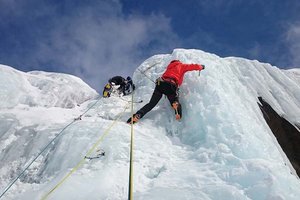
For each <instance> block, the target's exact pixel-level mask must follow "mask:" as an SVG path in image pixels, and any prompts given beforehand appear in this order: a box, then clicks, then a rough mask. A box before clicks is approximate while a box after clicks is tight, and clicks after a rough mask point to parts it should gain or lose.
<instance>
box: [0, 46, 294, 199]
mask: <svg viewBox="0 0 300 200" xmlns="http://www.w3.org/2000/svg"><path fill="white" fill-rule="evenodd" d="M172 59H180V60H181V61H183V62H186V63H202V64H205V65H206V69H205V70H204V71H202V72H201V74H200V76H199V74H198V72H188V73H187V74H186V75H185V80H184V83H183V85H182V87H181V91H180V96H181V97H180V99H181V103H182V106H183V118H182V120H181V121H180V122H177V121H176V120H175V119H174V114H173V111H172V110H171V108H170V105H169V103H168V101H167V99H165V98H162V100H161V101H160V102H159V104H158V105H157V106H156V107H155V108H154V109H153V110H152V111H151V112H150V113H148V114H147V115H146V116H145V117H144V118H143V119H142V120H141V121H140V122H139V123H137V124H136V125H135V126H134V173H133V177H134V198H135V199H143V200H144V199H149V200H150V199H151V200H152V199H172V200H173V199H205V200H206V199H238V200H240V199H255V200H260V199H286V200H290V199H295V200H296V199H299V197H300V182H299V179H298V177H297V176H296V175H294V174H292V172H293V171H292V170H291V169H290V168H289V166H288V162H287V160H286V158H285V156H283V155H282V151H281V149H280V147H279V146H278V143H277V141H276V139H275V138H274V136H273V135H272V132H271V131H270V129H269V127H268V125H267V124H266V122H265V120H264V118H263V115H262V113H261V111H260V109H259V107H258V105H257V102H258V100H257V97H258V96H261V97H263V98H264V99H265V100H266V101H267V102H268V103H269V104H270V105H271V106H272V107H273V108H274V109H275V110H276V112H277V113H279V114H280V115H282V116H284V117H286V118H287V119H288V120H289V121H290V122H292V123H294V124H298V125H299V124H300V86H299V85H300V84H299V83H300V71H299V69H293V70H280V69H278V68H276V67H274V66H271V65H269V64H265V63H259V62H258V61H250V60H247V59H242V58H234V57H230V58H220V57H218V56H216V55H213V54H209V53H205V52H203V51H200V50H184V49H176V50H174V51H173V53H172V54H166V55H156V56H153V57H151V58H149V59H147V60H146V61H145V62H144V63H142V64H141V65H140V66H139V68H138V69H137V70H136V72H135V73H134V76H133V79H134V82H135V84H136V86H137V90H136V92H135V94H134V99H135V100H141V99H142V100H144V102H143V103H142V104H134V111H136V110H137V109H138V108H140V107H141V106H143V105H144V104H145V103H146V102H147V101H148V100H149V99H150V97H151V94H152V91H153V89H154V84H153V82H152V81H154V80H155V79H156V78H157V77H159V76H160V75H161V74H162V72H163V71H164V69H165V67H166V65H167V64H168V63H169V62H170V61H171V60H172ZM141 71H142V72H143V73H144V74H145V75H146V76H147V77H146V76H145V75H144V74H142V73H141ZM0 76H1V77H0V78H1V79H0V82H1V85H4V87H2V88H1V90H0V97H1V99H0V101H1V106H2V107H1V112H0V143H1V144H0V148H1V154H0V160H1V164H0V179H1V182H0V191H3V190H4V189H5V187H6V186H7V185H8V184H9V183H10V182H11V181H12V180H13V178H15V177H16V176H17V175H18V174H19V173H20V172H21V171H22V170H23V169H24V168H25V166H26V164H28V163H29V162H30V161H31V160H32V159H33V158H34V157H35V156H36V155H37V154H38V153H39V152H40V151H41V150H42V149H43V147H45V145H47V144H48V143H49V141H51V139H53V138H54V137H55V135H56V134H57V133H59V132H60V131H61V130H62V129H63V128H64V127H65V126H66V125H68V124H69V123H70V122H72V121H73V119H74V118H76V117H78V116H79V115H80V114H82V113H84V112H85V111H86V110H87V109H89V108H91V106H93V105H94V106H93V107H92V108H91V109H90V110H89V111H88V112H87V113H86V114H85V115H84V116H83V117H82V120H79V121H75V122H74V123H73V124H72V125H70V126H69V127H68V128H66V129H65V130H64V132H63V134H62V135H61V136H60V137H58V138H57V140H55V142H53V144H52V145H51V146H50V148H48V149H47V150H46V151H45V152H44V153H42V154H41V156H40V157H39V158H38V159H37V160H36V162H34V163H33V165H32V166H31V167H30V168H29V169H28V170H27V171H26V173H25V175H24V176H22V177H21V179H20V180H18V181H17V182H16V183H15V184H14V185H13V186H12V187H11V188H10V189H9V190H8V192H7V193H6V194H5V195H4V196H3V199H41V198H42V197H43V196H45V195H46V194H47V193H48V192H49V191H50V190H51V189H52V188H53V187H54V186H56V185H57V184H58V183H60V181H61V180H62V179H63V177H65V176H66V175H67V174H68V173H69V172H70V170H71V169H74V167H75V166H76V165H77V164H78V163H79V162H80V161H81V160H82V158H83V157H84V156H85V155H86V153H87V152H88V151H89V149H91V148H92V147H93V145H94V144H95V143H96V142H97V140H98V139H99V138H100V140H101V141H100V143H99V145H96V146H97V149H104V150H105V152H106V155H105V156H104V157H102V158H100V159H94V160H91V161H88V160H86V162H84V163H83V165H82V166H80V167H78V168H77V169H76V170H75V172H74V173H73V174H72V175H71V176H69V177H67V179H66V180H65V181H64V182H63V183H62V184H60V185H59V186H58V187H57V188H55V189H54V191H53V192H51V193H50V194H49V196H47V198H48V199H114V200H115V199H126V198H127V195H128V172H129V144H130V130H131V128H130V126H129V125H127V124H126V123H124V121H126V120H127V119H128V117H129V116H130V113H131V111H130V104H129V103H128V102H127V101H129V100H130V98H131V97H130V96H127V97H123V99H121V98H118V97H111V98H109V99H100V100H99V101H98V100H97V94H96V93H95V91H94V90H93V89H91V88H89V87H88V86H87V85H86V84H84V83H83V82H82V81H80V80H79V79H78V78H75V77H72V76H68V75H60V74H54V73H50V74H49V73H42V72H34V73H23V72H19V71H16V70H14V69H12V68H9V67H6V66H0ZM3 79H5V80H6V81H2V80H3ZM149 79H151V80H152V81H150V80H149ZM62 80H64V81H62ZM64 82H68V83H69V84H67V86H66V84H64ZM52 91H53V92H52ZM57 91H58V92H57ZM91 98H94V99H93V100H89V99H91ZM126 100H127V101H126ZM95 103H96V104H95ZM77 104H78V105H77ZM79 104H80V106H79ZM125 108H128V109H126V110H125V111H124V109H125ZM119 114H121V116H120V118H118V116H119ZM112 123H114V124H113V126H111V125H112ZM93 154H94V153H93Z"/></svg>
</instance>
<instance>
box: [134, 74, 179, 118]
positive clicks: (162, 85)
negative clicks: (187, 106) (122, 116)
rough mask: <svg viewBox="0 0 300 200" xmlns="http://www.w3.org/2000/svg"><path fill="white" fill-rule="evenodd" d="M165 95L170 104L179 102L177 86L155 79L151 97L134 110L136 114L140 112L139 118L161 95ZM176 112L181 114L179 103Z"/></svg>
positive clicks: (153, 105) (154, 104)
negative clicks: (143, 104) (137, 109)
mask: <svg viewBox="0 0 300 200" xmlns="http://www.w3.org/2000/svg"><path fill="white" fill-rule="evenodd" d="M163 94H164V95H166V96H167V98H168V100H169V101H170V104H171V106H172V103H174V102H175V101H176V102H178V103H179V100H178V87H177V86H176V85H175V84H173V83H170V82H167V81H162V80H157V81H156V86H155V89H154V92H153V94H152V97H151V99H150V101H149V103H147V104H146V105H145V106H144V107H142V108H141V109H140V110H139V111H137V112H136V114H140V116H141V118H142V117H143V116H144V115H145V114H146V113H148V112H149V111H150V110H152V109H153V108H154V107H155V106H156V104H157V103H158V102H159V100H160V99H161V97H162V95H163ZM177 111H178V114H179V115H180V116H181V105H180V103H179V105H178V109H177Z"/></svg>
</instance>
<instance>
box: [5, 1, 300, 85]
mask: <svg viewBox="0 0 300 200" xmlns="http://www.w3.org/2000/svg"><path fill="white" fill-rule="evenodd" d="M299 10H300V2H299V1H298V0H286V1H282V0H272V1H269V0H185V1H182V0H159V1H154V0H81V1H79V0H0V63H1V64H5V65H9V66H12V67H14V68H16V69H19V70H22V71H31V70H43V71H54V72H64V73H68V74H73V75H76V76H79V77H80V78H82V79H83V80H84V81H85V82H87V83H88V84H89V85H91V86H92V87H93V88H95V89H97V90H98V91H101V90H102V88H103V85H104V83H105V82H106V81H107V80H108V79H109V78H110V77H111V76H114V75H122V76H127V75H132V73H133V71H134V69H135V68H136V67H137V66H138V65H140V64H141V62H142V61H144V60H145V59H147V58H148V57H150V56H152V55H155V54H165V53H171V52H172V50H173V49H174V48H187V49H190V48H192V49H201V50H204V51H207V52H210V53H214V54H217V55H219V56H221V57H226V56H236V57H244V58H248V59H255V60H259V61H261V62H267V63H271V64H272V65H275V66H278V67H280V68H295V67H300V56H299V55H300V14H299Z"/></svg>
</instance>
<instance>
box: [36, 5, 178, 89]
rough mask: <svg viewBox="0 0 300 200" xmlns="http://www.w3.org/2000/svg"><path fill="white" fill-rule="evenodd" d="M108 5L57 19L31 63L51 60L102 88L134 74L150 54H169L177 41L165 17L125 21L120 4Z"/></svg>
mask: <svg viewBox="0 0 300 200" xmlns="http://www.w3.org/2000/svg"><path fill="white" fill-rule="evenodd" d="M98 6H100V5H98ZM104 7H105V10H103V5H101V9H102V10H101V9H100V10H99V9H98V8H99V7H97V6H96V7H93V6H87V7H85V8H82V9H80V10H79V11H78V12H79V13H78V14H77V15H74V14H73V15H72V16H69V15H68V16H63V17H62V18H60V19H56V21H55V23H54V24H53V27H51V29H50V30H49V31H48V33H47V34H46V35H47V37H45V38H43V39H42V40H41V42H40V44H39V47H38V49H37V50H36V54H34V55H33V57H32V59H34V57H36V56H37V55H38V57H39V59H40V60H47V59H53V60H54V63H60V64H62V65H63V66H64V67H65V68H66V71H69V72H70V73H72V74H74V75H77V76H80V77H81V78H83V79H84V80H85V81H87V82H88V83H89V84H90V85H91V86H93V87H94V88H97V89H99V88H102V87H103V84H104V82H106V81H107V80H108V78H110V77H111V76H113V75H123V76H127V75H131V74H132V72H133V70H134V69H135V68H136V67H137V65H139V64H140V63H141V62H142V61H143V59H144V58H143V55H145V54H147V53H146V52H147V51H148V52H153V50H154V49H155V52H161V51H166V50H168V51H169V49H170V48H174V45H176V44H178V43H179V42H178V41H179V39H178V37H177V36H176V34H175V33H174V32H173V31H172V29H171V26H170V20H169V19H168V18H166V17H165V16H164V15H161V14H156V15H154V14H153V15H151V16H138V15H131V16H127V17H126V16H124V15H123V14H122V13H121V9H120V8H121V5H120V4H117V6H116V2H115V3H113V4H107V3H106V4H105V6H104ZM102 13H103V14H102ZM107 14H108V15H107ZM152 43H154V46H153V47H152V48H151V47H149V46H151V45H152ZM164 53H165V52H164ZM38 62H39V61H38ZM100 84H101V85H100ZM99 85H100V86H99Z"/></svg>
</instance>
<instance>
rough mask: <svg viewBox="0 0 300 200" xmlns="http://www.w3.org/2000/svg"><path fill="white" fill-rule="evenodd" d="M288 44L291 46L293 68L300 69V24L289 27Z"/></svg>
mask: <svg viewBox="0 0 300 200" xmlns="http://www.w3.org/2000/svg"><path fill="white" fill-rule="evenodd" d="M286 42H287V44H288V46H289V53H290V56H291V59H292V65H293V67H300V56H299V55H300V22H297V23H294V24H292V25H290V26H289V29H288V31H287V33H286Z"/></svg>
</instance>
